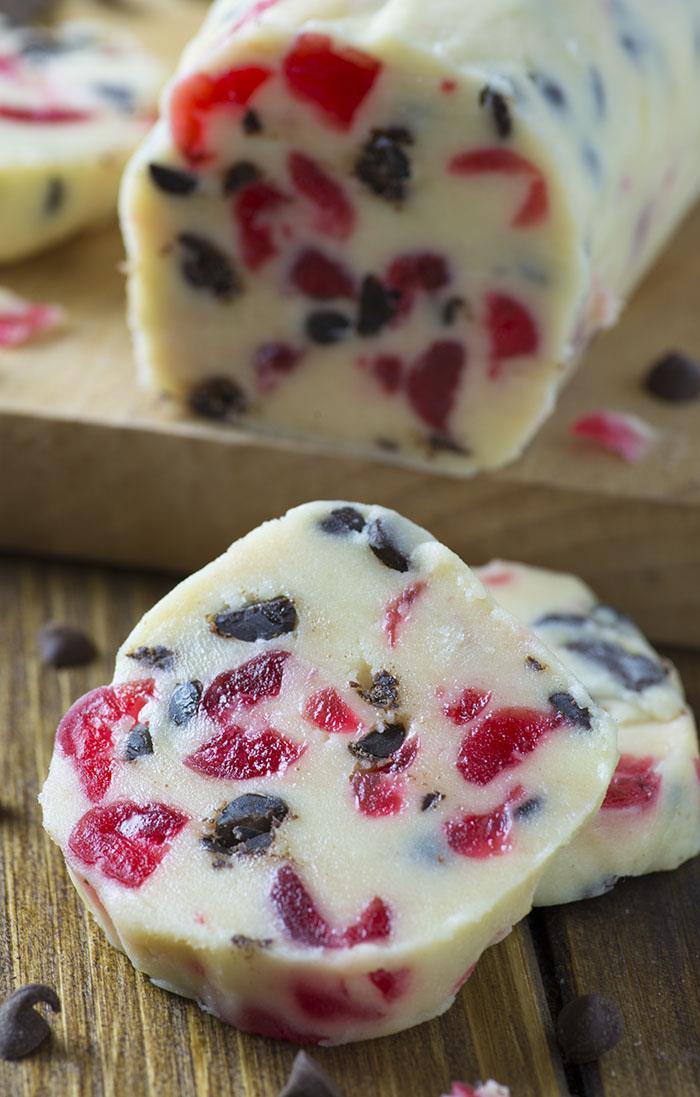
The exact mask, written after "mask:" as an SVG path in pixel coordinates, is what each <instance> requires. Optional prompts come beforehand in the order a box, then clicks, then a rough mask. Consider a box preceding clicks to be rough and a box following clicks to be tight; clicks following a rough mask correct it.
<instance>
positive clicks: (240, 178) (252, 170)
mask: <svg viewBox="0 0 700 1097" xmlns="http://www.w3.org/2000/svg"><path fill="white" fill-rule="evenodd" d="M259 178H260V169H259V168H258V167H256V165H255V164H252V163H251V162H250V160H239V161H238V162H237V163H235V164H232V165H231V167H230V168H228V170H227V171H226V174H225V175H224V194H235V193H236V192H237V191H239V190H242V189H243V187H247V186H248V184H249V183H254V182H255V180H256V179H259Z"/></svg>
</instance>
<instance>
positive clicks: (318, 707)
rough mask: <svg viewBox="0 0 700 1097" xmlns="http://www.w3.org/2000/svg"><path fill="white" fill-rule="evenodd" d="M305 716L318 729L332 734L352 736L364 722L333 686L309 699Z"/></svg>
mask: <svg viewBox="0 0 700 1097" xmlns="http://www.w3.org/2000/svg"><path fill="white" fill-rule="evenodd" d="M304 716H305V717H306V719H307V720H310V721H311V723H312V724H315V725H316V727H317V728H321V730H322V731H327V732H330V733H331V734H341V735H348V734H350V735H352V734H354V733H355V732H356V731H359V729H360V728H361V726H362V721H361V720H360V719H359V717H357V716H356V715H355V713H354V712H353V711H352V709H351V708H350V706H349V705H346V703H345V701H343V699H342V697H341V696H340V695H339V693H338V692H337V691H336V690H334V689H333V687H332V686H331V687H329V688H328V689H322V690H319V692H318V693H314V695H313V697H309V699H308V701H307V702H306V704H305V706H304Z"/></svg>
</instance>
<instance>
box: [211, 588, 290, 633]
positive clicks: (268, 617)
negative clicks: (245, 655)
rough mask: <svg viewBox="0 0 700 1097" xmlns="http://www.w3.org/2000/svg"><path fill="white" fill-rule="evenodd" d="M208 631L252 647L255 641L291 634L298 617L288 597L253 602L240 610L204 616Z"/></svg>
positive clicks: (229, 610) (227, 610)
mask: <svg viewBox="0 0 700 1097" xmlns="http://www.w3.org/2000/svg"><path fill="white" fill-rule="evenodd" d="M207 621H208V622H209V626H210V628H211V631H212V632H215V633H216V634H217V636H224V637H226V638H232V639H234V640H243V641H244V643H247V644H252V643H255V641H256V640H274V639H275V637H277V636H284V635H285V634H286V633H288V632H293V631H294V629H295V628H296V627H297V622H298V617H297V611H296V609H295V606H294V603H293V602H292V601H290V599H289V598H284V597H280V598H271V599H270V600H269V601H267V602H253V603H252V604H251V605H249V606H244V607H243V609H223V610H221V611H220V612H219V613H212V614H210V615H209V616H208V617H207Z"/></svg>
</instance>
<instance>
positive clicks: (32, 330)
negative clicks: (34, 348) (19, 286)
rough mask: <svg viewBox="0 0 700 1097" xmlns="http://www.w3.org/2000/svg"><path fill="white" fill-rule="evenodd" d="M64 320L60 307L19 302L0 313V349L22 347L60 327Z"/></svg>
mask: <svg viewBox="0 0 700 1097" xmlns="http://www.w3.org/2000/svg"><path fill="white" fill-rule="evenodd" d="M62 319H63V310H62V309H61V308H60V307H59V306H58V305H40V304H34V303H32V302H29V301H21V302H17V304H16V305H13V306H12V307H10V308H7V309H3V310H2V311H0V347H21V346H22V345H23V344H24V343H28V342H29V341H30V340H31V339H33V338H35V336H37V335H43V334H44V333H45V332H48V331H52V330H53V329H54V328H56V327H58V326H59V325H60V323H61V320H62Z"/></svg>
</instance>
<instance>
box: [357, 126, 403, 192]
mask: <svg viewBox="0 0 700 1097" xmlns="http://www.w3.org/2000/svg"><path fill="white" fill-rule="evenodd" d="M412 144H413V138H412V136H411V134H410V133H409V132H408V130H406V129H403V128H402V127H400V126H393V127H391V128H389V129H375V130H372V134H371V136H370V139H369V141H368V142H367V143H366V145H365V146H364V147H363V149H362V152H361V154H360V157H359V159H358V160H357V163H356V164H355V175H356V176H357V178H358V179H359V180H360V181H361V182H362V183H364V184H365V186H367V187H369V189H370V190H371V191H372V193H373V194H376V195H377V196H378V197H379V198H384V199H385V200H386V201H387V202H403V201H404V199H405V198H406V194H407V184H408V181H409V180H410V178H411V161H410V159H409V158H408V156H407V155H406V153H405V151H404V146H406V145H412Z"/></svg>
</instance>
